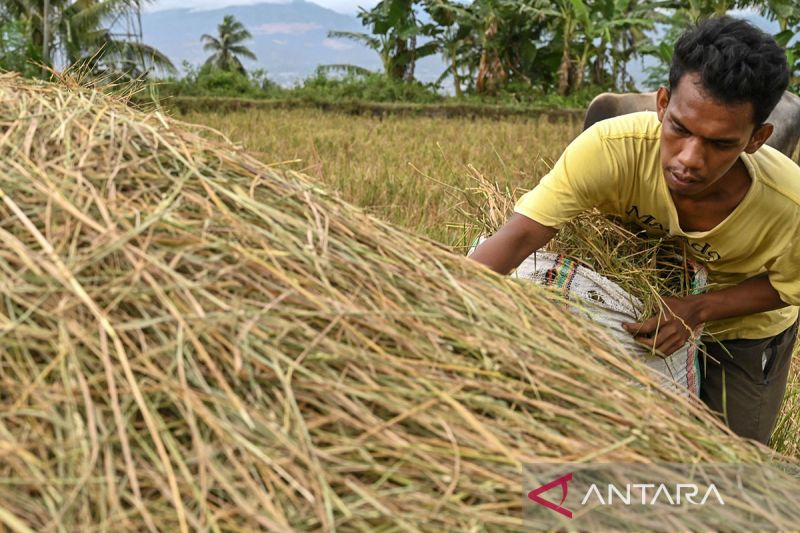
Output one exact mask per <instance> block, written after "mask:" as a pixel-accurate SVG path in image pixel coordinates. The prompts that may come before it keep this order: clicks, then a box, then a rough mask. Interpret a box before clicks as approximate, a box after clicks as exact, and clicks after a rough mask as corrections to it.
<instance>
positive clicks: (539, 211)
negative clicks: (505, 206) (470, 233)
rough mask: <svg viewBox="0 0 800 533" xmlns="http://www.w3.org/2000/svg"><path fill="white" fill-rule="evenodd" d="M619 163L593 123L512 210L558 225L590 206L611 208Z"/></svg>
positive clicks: (548, 224) (554, 226)
mask: <svg viewBox="0 0 800 533" xmlns="http://www.w3.org/2000/svg"><path fill="white" fill-rule="evenodd" d="M622 167H624V165H623V164H622V162H621V161H620V160H619V157H618V156H617V154H615V153H614V151H613V150H612V149H611V148H610V147H609V146H608V143H607V142H606V140H605V139H604V138H603V136H602V135H601V130H600V128H599V127H598V125H595V126H592V127H591V128H589V129H587V130H586V131H584V132H583V133H581V134H580V135H579V136H578V137H577V138H576V139H575V140H574V141H572V143H570V145H569V146H568V147H567V149H566V150H564V153H563V154H562V155H561V157H560V158H559V159H558V161H557V162H556V164H555V166H553V169H552V170H551V171H550V172H549V173H548V174H547V175H546V176H545V177H544V178H542V180H541V181H540V182H539V184H538V185H536V187H534V188H533V189H532V190H530V191H528V192H527V193H525V194H524V195H523V196H522V197H521V198H520V199H519V200H518V201H517V203H516V205H515V206H514V211H515V212H516V213H520V214H521V215H525V216H526V217H528V218H530V219H533V220H535V221H536V222H538V223H540V224H542V225H544V226H548V227H551V228H557V229H560V228H561V227H562V226H563V225H564V224H566V223H567V222H569V221H570V220H572V218H574V217H575V216H577V215H579V214H580V213H582V212H584V211H588V210H589V209H592V208H597V209H599V210H601V211H604V212H613V211H615V210H616V209H617V206H616V203H617V199H618V182H619V179H620V178H619V177H620V175H621V174H622V173H623V172H624V171H623V169H622Z"/></svg>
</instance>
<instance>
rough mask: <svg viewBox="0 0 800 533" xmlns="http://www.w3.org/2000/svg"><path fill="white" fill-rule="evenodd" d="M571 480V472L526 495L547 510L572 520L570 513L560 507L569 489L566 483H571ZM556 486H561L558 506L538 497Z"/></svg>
mask: <svg viewBox="0 0 800 533" xmlns="http://www.w3.org/2000/svg"><path fill="white" fill-rule="evenodd" d="M571 480H572V472H570V473H569V474H564V475H563V476H561V477H560V478H558V479H554V480H553V481H551V482H550V483H548V484H547V485H542V486H541V487H539V488H538V489H533V490H532V491H530V492H529V493H528V498H530V499H531V500H533V501H535V502H536V503H538V504H539V505H544V506H545V507H547V508H548V509H552V510H553V511H555V512H557V513H561V514H563V515H564V516H566V517H567V518H572V511H570V510H569V509H567V508H566V507H563V506H562V505H563V503H564V500H566V499H567V492H568V491H569V487H568V486H567V482H568V481H571ZM558 485H561V501H560V502H559V503H558V505H556V504H555V503H553V502H551V501H549V500H545V499H544V498H542V497H540V496H539V495H540V494H541V493H543V492H547V491H548V490H550V489H552V488H553V487H556V486H558Z"/></svg>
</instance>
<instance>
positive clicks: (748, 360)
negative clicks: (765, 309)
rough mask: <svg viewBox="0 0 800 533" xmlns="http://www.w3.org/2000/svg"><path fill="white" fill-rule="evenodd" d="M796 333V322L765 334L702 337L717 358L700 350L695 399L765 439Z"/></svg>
mask: <svg viewBox="0 0 800 533" xmlns="http://www.w3.org/2000/svg"><path fill="white" fill-rule="evenodd" d="M796 338H797V322H795V323H794V325H792V326H791V327H789V328H788V329H786V330H785V331H783V332H781V333H779V334H777V335H775V336H774V337H769V338H766V339H735V340H727V341H721V342H708V343H705V350H706V352H707V353H708V354H709V355H711V356H712V357H714V358H715V359H717V360H718V361H720V363H715V362H714V361H712V360H711V359H710V358H708V357H705V356H704V355H703V354H702V353H701V354H700V355H699V357H700V399H701V400H703V402H704V403H705V404H706V405H708V406H709V407H710V408H711V409H712V410H713V411H715V412H717V413H718V414H719V415H720V416H721V417H722V418H723V420H724V421H725V423H726V424H727V426H728V427H729V428H731V430H732V431H733V432H734V433H736V434H737V435H739V436H741V437H747V438H750V439H755V440H757V441H760V442H762V443H764V444H768V443H769V437H770V435H771V434H772V429H773V427H774V426H775V422H776V420H777V418H778V411H779V410H780V408H781V403H782V401H783V395H784V393H785V392H786V380H787V376H788V375H789V367H790V366H791V360H792V349H793V348H794V344H795V339H796ZM723 374H724V379H725V401H724V402H723ZM723 403H724V405H723Z"/></svg>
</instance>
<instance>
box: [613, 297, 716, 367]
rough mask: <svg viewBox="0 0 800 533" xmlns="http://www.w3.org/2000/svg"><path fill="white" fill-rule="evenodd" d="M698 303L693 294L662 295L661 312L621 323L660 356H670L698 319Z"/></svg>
mask: <svg viewBox="0 0 800 533" xmlns="http://www.w3.org/2000/svg"><path fill="white" fill-rule="evenodd" d="M700 309H701V308H700V306H699V305H698V302H697V300H696V297H693V296H687V297H684V298H673V297H668V298H664V300H663V305H662V308H661V312H660V313H659V314H658V315H656V316H654V317H651V318H649V319H647V320H645V321H644V322H636V323H627V324H623V325H622V326H623V327H624V328H625V329H626V330H627V331H628V333H631V334H632V335H633V338H634V339H635V340H636V341H637V342H639V343H640V344H643V345H644V346H648V347H650V348H655V350H656V351H657V352H659V353H660V354H662V355H665V356H668V355H672V354H673V353H674V352H675V351H676V350H678V348H680V347H681V346H683V345H684V344H686V341H687V340H689V337H691V336H692V334H693V333H694V331H695V330H696V329H697V327H698V326H700V324H702V322H703V321H702V320H701V312H700Z"/></svg>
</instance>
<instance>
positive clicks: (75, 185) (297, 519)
mask: <svg viewBox="0 0 800 533" xmlns="http://www.w3.org/2000/svg"><path fill="white" fill-rule="evenodd" d="M0 154H1V156H0V197H1V199H0V213H1V214H0V216H2V225H1V226H0V243H1V244H0V284H2V292H1V294H2V307H0V309H1V311H0V332H1V334H2V340H0V342H2V351H0V380H2V383H1V384H0V413H2V415H1V416H0V457H2V460H1V461H0V480H1V481H2V482H1V483H0V524H3V525H4V526H6V527H7V528H9V529H11V530H12V531H28V530H34V531H42V530H58V531H89V530H95V529H98V530H113V529H116V528H124V529H125V530H136V531H148V530H149V531H173V530H180V531H188V530H190V529H192V530H194V529H201V530H211V531H222V530H226V531H227V530H237V531H241V530H253V529H259V528H260V529H268V530H275V531H289V530H293V529H303V530H326V531H329V530H334V529H342V530H353V529H361V530H375V529H404V530H423V529H424V530H479V529H504V530H506V529H521V528H522V511H521V508H522V502H523V494H524V492H523V490H524V489H523V486H522V473H521V472H522V466H523V465H524V464H525V463H528V462H535V461H539V462H552V461H594V460H596V461H636V462H651V461H673V462H690V461H717V462H719V461H723V462H725V461H742V462H762V461H769V460H772V459H775V458H776V456H774V455H773V454H772V453H771V452H770V450H768V449H766V448H763V447H760V446H755V445H750V444H747V443H745V442H743V441H741V440H740V439H738V438H736V437H735V436H733V435H732V434H731V433H730V432H728V431H727V430H725V429H724V428H723V427H722V426H721V425H720V424H719V423H718V422H717V421H716V420H715V419H713V418H712V417H711V416H709V415H708V414H707V413H706V412H705V411H704V409H702V408H701V407H700V406H698V405H696V404H692V403H688V402H687V401H685V400H684V399H683V398H682V397H680V396H677V395H672V394H671V393H669V392H668V391H663V390H660V389H659V388H658V387H657V386H656V385H655V384H654V383H653V382H652V379H651V378H650V377H649V376H648V374H647V371H646V370H645V369H644V368H643V367H642V366H640V365H639V364H638V363H636V362H635V361H633V360H632V359H631V358H630V357H628V356H627V355H625V354H624V353H621V352H620V350H619V347H618V346H616V345H615V344H614V343H613V341H612V340H610V337H609V336H608V335H607V334H606V332H605V331H603V330H601V329H598V328H597V327H595V326H592V325H590V324H584V323H581V322H579V321H578V319H577V318H575V317H574V316H572V315H571V314H570V313H569V311H567V310H565V309H564V307H563V306H562V305H559V304H557V303H554V302H552V299H551V298H549V297H547V296H546V295H544V294H542V293H541V292H539V291H537V290H535V289H533V288H531V287H525V286H522V285H520V284H518V283H515V282H513V281H512V280H509V279H505V278H502V277H499V276H496V275H493V274H492V273H490V272H488V271H487V270H486V269H484V268H482V267H480V266H478V265H476V264H474V263H472V262H471V261H469V260H467V259H465V258H463V257H458V256H456V255H454V254H452V253H449V252H448V251H446V250H444V249H441V248H439V247H437V246H435V245H433V244H431V243H429V242H426V241H424V240H422V239H419V238H416V237H414V236H412V235H409V234H407V233H405V232H403V231H401V230H398V229H396V228H394V227H392V226H389V225H387V224H384V223H382V222H380V221H378V220H376V219H374V218H372V217H370V216H367V215H365V214H364V213H362V212H361V211H359V210H358V209H356V208H354V207H352V206H350V205H348V204H345V203H344V202H342V201H339V200H338V199H337V198H335V197H333V196H331V195H329V194H326V192H325V191H323V190H321V189H319V188H318V187H316V186H315V185H314V184H313V183H311V182H310V181H309V180H307V179H306V178H305V177H303V176H301V175H297V174H294V173H285V174H279V173H276V172H275V171H273V170H271V169H270V168H269V167H267V166H265V165H263V164H260V163H258V162H257V161H256V160H254V159H252V158H251V157H248V156H247V155H245V154H243V153H241V152H240V151H239V150H237V149H236V148H235V147H233V146H232V145H231V144H230V143H228V142H226V141H225V140H224V139H222V138H221V137H220V136H218V135H215V134H213V133H211V132H203V131H201V130H199V129H198V128H193V127H190V126H188V125H185V124H180V123H178V122H176V121H173V120H170V119H168V118H165V117H163V116H161V115H159V114H158V113H151V114H145V113H142V112H139V111H135V110H133V109H131V108H129V107H128V106H126V105H125V103H124V102H121V101H117V100H114V99H112V98H110V97H106V96H103V95H102V94H100V93H98V92H95V91H91V90H81V89H78V88H74V87H73V88H69V87H65V86H62V85H49V84H48V85H45V84H32V83H28V82H23V81H21V80H19V79H17V78H15V77H13V76H10V75H4V76H1V77H0ZM784 489H785V486H784V485H782V484H781V482H780V480H776V481H775V483H774V484H773V485H772V487H771V490H774V491H781V490H784ZM754 512H757V513H762V514H763V513H768V512H769V511H768V510H765V509H755V510H754ZM687 516H688V518H686V520H687V521H688V520H691V515H687ZM723 518H724V517H723ZM641 520H642V523H641V526H642V528H643V529H646V528H647V526H648V522H647V520H648V517H647V516H644V515H643V516H642V517H641ZM687 525H688V522H687ZM795 526H796V524H786V523H779V524H778V525H777V527H779V528H781V527H783V528H784V529H786V528H790V527H795Z"/></svg>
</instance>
